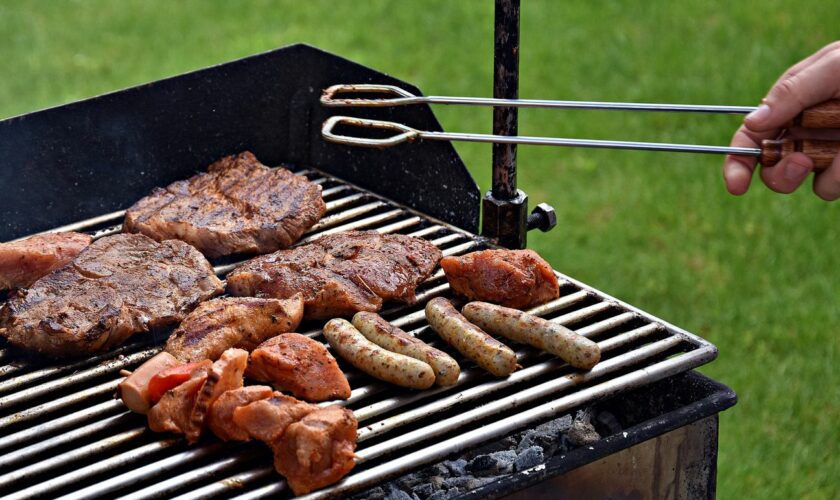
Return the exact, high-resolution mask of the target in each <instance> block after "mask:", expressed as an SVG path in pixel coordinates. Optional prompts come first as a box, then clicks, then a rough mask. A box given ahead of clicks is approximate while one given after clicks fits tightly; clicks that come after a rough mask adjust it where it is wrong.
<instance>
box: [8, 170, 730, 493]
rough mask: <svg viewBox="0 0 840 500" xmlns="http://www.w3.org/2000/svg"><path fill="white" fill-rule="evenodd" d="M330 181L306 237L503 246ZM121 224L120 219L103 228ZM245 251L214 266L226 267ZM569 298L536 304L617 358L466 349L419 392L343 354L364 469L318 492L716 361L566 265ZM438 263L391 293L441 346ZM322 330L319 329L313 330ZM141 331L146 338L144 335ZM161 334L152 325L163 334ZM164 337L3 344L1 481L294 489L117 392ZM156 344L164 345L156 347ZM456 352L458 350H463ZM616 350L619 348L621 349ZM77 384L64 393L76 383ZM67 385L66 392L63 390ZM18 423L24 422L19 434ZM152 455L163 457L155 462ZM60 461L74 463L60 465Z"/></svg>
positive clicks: (23, 487) (705, 348)
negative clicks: (120, 342)
mask: <svg viewBox="0 0 840 500" xmlns="http://www.w3.org/2000/svg"><path fill="white" fill-rule="evenodd" d="M298 173H299V174H302V175H307V176H308V177H310V178H311V179H312V180H313V181H314V182H318V183H321V184H323V185H325V186H328V187H326V188H325V189H324V197H325V200H326V201H327V207H328V213H327V215H326V216H325V217H324V218H323V219H322V220H321V222H319V223H318V224H317V225H316V226H315V227H313V229H312V230H310V232H308V233H307V235H305V236H304V238H303V239H302V241H301V243H305V242H306V241H311V240H312V239H314V238H317V237H318V236H320V235H323V234H328V233H331V232H339V231H343V230H349V229H376V230H378V231H380V232H395V231H400V232H402V233H404V234H412V235H415V236H418V237H423V238H426V239H429V240H430V241H432V242H433V243H435V244H436V245H438V246H440V247H441V248H442V250H443V252H444V255H453V254H461V253H465V252H468V251H471V250H475V249H479V248H486V247H489V246H490V245H489V244H488V243H487V242H486V241H484V240H483V239H482V238H480V237H478V236H476V235H474V234H471V233H469V232H467V231H464V230H462V229H459V228H457V227H454V226H451V225H449V224H447V223H445V222H442V221H440V220H436V219H433V218H431V217H428V216H426V215H424V214H422V213H420V212H417V211H415V210H413V209H411V208H409V207H406V206H403V205H400V204H397V203H395V202H393V201H391V200H388V199H386V198H384V197H382V196H380V195H377V194H375V193H371V192H369V191H366V190H364V189H361V188H359V187H357V186H355V185H353V184H350V183H347V182H344V181H342V180H340V179H337V178H335V177H333V176H330V175H328V174H326V173H324V172H323V171H320V170H318V169H314V168H311V169H304V170H301V171H299V172H298ZM122 213H123V212H122V211H119V212H114V213H111V214H106V215H103V216H100V217H95V218H93V219H88V220H86V221H82V222H79V223H76V224H70V225H67V226H63V227H61V228H57V230H62V231H67V230H84V229H85V228H92V227H96V226H97V225H102V224H107V223H108V222H110V221H114V220H116V219H119V218H121V217H122ZM117 231H119V228H118V227H108V228H105V229H102V230H99V231H97V232H96V233H95V234H96V235H97V236H104V235H106V234H112V233H114V232H117ZM235 265H236V263H234V262H222V263H221V264H220V265H218V266H215V268H216V271H217V273H219V274H220V275H224V274H226V273H227V272H229V271H230V270H231V269H232V268H233V267H234V266H235ZM557 277H558V279H559V280H560V283H561V291H562V293H561V298H559V299H557V300H555V301H552V302H550V303H548V304H545V305H542V306H539V307H537V308H535V309H534V310H533V312H534V313H536V314H539V315H542V316H546V317H551V318H552V320H553V321H556V322H558V323H561V324H565V325H567V326H569V327H570V328H572V329H574V330H576V331H577V332H578V333H580V334H582V335H585V336H588V337H593V338H595V339H596V340H597V341H598V342H599V345H600V346H601V349H602V351H603V352H604V357H603V360H602V362H601V363H599V364H598V365H597V366H596V367H595V368H594V369H593V370H591V371H590V372H577V371H575V370H573V369H572V368H571V367H569V366H568V365H566V364H565V363H562V362H561V361H559V360H557V359H554V358H551V357H549V356H547V355H545V354H540V353H538V352H537V351H536V350H534V349H532V348H530V347H526V346H519V345H516V346H514V347H515V348H516V352H517V355H518V356H519V358H520V363H521V364H522V365H523V368H522V369H521V370H519V371H517V372H515V373H514V374H513V375H511V376H510V377H508V378H504V379H497V378H494V377H492V376H490V375H489V374H486V373H484V372H482V371H481V370H480V369H478V368H476V367H475V366H474V365H472V364H471V363H468V362H465V361H464V360H463V358H462V357H461V356H457V353H455V354H456V359H458V360H459V362H460V363H461V364H462V367H463V368H464V369H463V372H462V374H461V378H460V379H459V381H458V384H456V385H455V386H454V387H449V388H438V387H435V388H432V389H429V390H426V391H407V390H403V389H399V388H394V387H390V386H387V385H386V384H384V383H381V382H378V381H373V380H372V379H370V378H369V377H367V376H366V375H363V374H361V373H360V372H358V371H357V370H355V369H353V368H352V367H349V365H347V364H345V363H343V362H341V361H340V364H341V365H342V368H343V369H344V371H345V373H347V374H348V380H349V381H350V383H351V386H352V388H353V392H352V395H351V397H350V399H349V400H348V401H346V402H341V403H340V404H345V405H347V406H349V407H350V408H352V409H353V410H354V412H355V413H356V415H357V417H358V419H359V422H360V429H359V448H358V450H357V456H358V458H357V468H356V469H354V470H353V471H352V472H351V473H350V474H349V475H348V476H347V477H346V478H344V480H342V481H341V482H339V483H337V484H335V485H332V486H330V487H328V488H326V489H323V490H320V491H317V492H314V493H312V494H310V495H307V496H306V498H323V497H327V496H334V495H339V494H341V493H345V492H349V491H354V490H358V489H361V488H364V487H367V486H370V485H373V484H376V483H378V482H380V481H382V480H383V479H386V478H389V477H393V476H396V475H400V474H402V473H405V472H408V471H411V470H413V469H416V468H418V467H420V466H421V465H425V464H428V463H431V462H435V461H439V460H441V459H444V458H446V457H448V456H449V455H451V454H454V453H458V452H461V451H464V450H466V449H469V448H472V447H475V446H477V445H479V444H481V443H484V442H486V441H489V440H491V439H494V438H498V437H501V436H504V435H507V434H510V433H511V432H514V431H516V430H518V429H521V428H524V427H528V426H533V425H535V424H537V423H539V422H541V421H544V420H546V419H549V418H551V417H553V416H556V415H558V414H561V413H563V412H566V411H568V410H570V409H572V408H575V407H579V406H581V405H584V404H588V403H591V402H593V401H596V400H599V399H602V398H606V397H609V396H612V395H615V394H620V393H622V392H625V391H629V390H632V389H635V388H638V387H641V386H645V385H647V384H650V383H652V382H654V381H657V380H661V379H664V378H666V377H669V376H671V375H674V374H677V373H681V372H684V371H687V370H690V369H692V368H695V367H697V366H699V365H702V364H704V363H707V362H709V361H711V360H713V359H714V358H715V357H716V356H717V349H716V348H715V346H714V345H712V344H711V343H709V342H708V341H706V340H704V339H702V338H700V337H698V336H696V335H694V334H691V333H689V332H687V331H685V330H683V329H680V328H678V327H676V326H674V325H671V324H670V323H667V322H665V321H662V320H661V319H658V318H656V317H654V316H652V315H650V314H648V313H645V312H644V311H641V310H639V309H637V308H635V307H633V306H631V305H629V304H627V303H625V302H622V301H620V300H618V299H616V298H614V297H611V296H609V295H606V294H604V293H602V292H600V291H598V290H596V289H594V288H592V287H589V286H588V285H585V284H584V283H581V282H579V281H577V280H575V279H573V278H571V277H569V276H566V275H564V274H562V273H559V272H557ZM447 291H448V284H446V280H445V278H444V276H443V273H442V272H441V271H440V270H438V271H437V272H436V273H435V274H434V275H433V276H432V277H431V278H429V280H427V281H426V282H425V283H424V284H423V285H421V286H420V287H419V288H418V293H417V295H418V299H419V302H418V304H416V305H414V306H409V305H397V304H391V303H389V304H386V306H385V308H384V309H383V311H382V314H383V316H384V317H386V318H387V319H389V320H391V322H392V323H394V324H395V325H398V326H400V327H403V328H405V329H406V330H407V331H409V332H410V333H412V334H415V335H419V336H420V337H421V338H423V339H424V340H427V341H432V343H433V344H434V345H436V346H438V347H444V348H446V347H445V345H443V343H442V342H441V341H440V340H439V339H437V337H436V336H435V335H434V334H430V332H429V329H428V328H427V327H426V326H425V319H424V315H423V310H422V306H423V304H424V303H425V301H427V300H429V299H430V298H432V297H435V296H438V295H442V294H443V295H445V294H446V293H447ZM305 334H306V335H309V336H310V337H314V338H319V337H320V335H321V332H320V330H319V329H317V328H316V329H312V330H309V331H306V332H305ZM137 337H140V336H137ZM150 337H151V336H150ZM163 340H164V338H163V337H161V338H156V339H155V338H136V339H133V340H131V341H130V342H129V343H128V344H127V345H124V346H121V347H119V348H117V349H115V350H113V351H111V352H110V353H107V354H103V355H99V356H95V357H93V358H90V359H87V360H79V361H73V362H69V363H64V364H61V363H58V364H55V365H52V366H49V365H48V366H43V365H36V366H32V367H28V366H26V365H25V364H23V365H22V364H20V363H14V362H11V363H10V361H13V360H11V359H10V358H11V357H12V355H13V352H12V351H10V350H9V349H2V350H0V363H6V364H5V365H3V366H0V434H3V435H4V436H5V437H4V438H3V439H2V440H0V454H2V455H0V492H3V493H9V495H8V496H7V497H4V498H28V497H33V496H50V497H57V496H58V495H66V497H67V498H71V497H72V498H95V497H102V496H107V497H113V496H116V495H117V494H120V495H124V498H155V497H162V496H165V497H172V496H173V494H178V495H180V496H178V497H177V498H207V497H212V496H225V497H231V496H234V495H236V494H239V496H238V497H237V498H262V497H266V496H277V495H278V494H290V492H289V491H288V489H287V488H286V485H285V482H284V481H283V480H282V477H280V476H279V475H277V474H276V473H275V472H274V470H273V467H272V465H271V463H270V460H271V459H270V455H269V454H268V453H267V451H265V450H262V448H264V446H263V445H261V444H257V443H252V444H245V445H241V444H235V443H227V444H224V443H220V442H219V441H218V440H217V439H216V438H214V437H211V438H206V439H203V440H202V441H201V442H200V443H199V444H197V445H195V446H191V447H188V446H186V444H185V442H184V440H183V439H182V438H180V437H178V436H174V435H166V434H154V433H152V432H151V431H149V430H148V429H147V428H146V426H145V421H144V418H142V417H140V416H136V415H129V414H128V413H129V412H128V411H127V410H126V409H125V408H124V406H123V405H122V403H121V402H120V401H117V400H112V399H110V398H109V396H110V394H111V393H112V392H113V391H114V389H115V388H116V385H117V383H118V382H119V381H120V380H121V379H122V377H120V376H119V370H120V369H130V368H132V367H135V366H138V365H139V364H140V363H142V362H143V361H144V360H145V359H148V358H149V357H151V356H152V355H154V353H156V352H157V351H158V350H159V349H160V344H161V342H162V341H163ZM155 345H157V347H155ZM450 351H451V350H450ZM614 352H615V353H617V354H613V353H614ZM69 386H73V392H71V393H69V394H67V395H62V393H63V391H62V389H63V388H66V387H69ZM59 391H62V392H61V393H59ZM9 431H11V433H9ZM149 461H150V462H149ZM55 470H59V471H60V472H61V473H59V474H58V475H56V474H55V472H54V471H55Z"/></svg>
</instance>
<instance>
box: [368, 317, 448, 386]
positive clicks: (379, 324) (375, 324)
mask: <svg viewBox="0 0 840 500" xmlns="http://www.w3.org/2000/svg"><path fill="white" fill-rule="evenodd" d="M353 326H355V327H356V329H357V330H359V332H361V334H362V335H364V336H365V338H366V339H368V340H370V341H371V342H373V343H374V344H376V345H378V346H380V347H382V348H385V349H388V350H389V351H391V352H396V353H399V354H404V355H406V356H409V357H412V358H414V359H419V360H420V361H423V362H424V363H427V364H428V365H429V366H431V367H432V371H434V372H435V383H436V384H437V385H440V386H449V385H453V384H454V383H455V382H457V381H458V376H459V375H460V374H461V367H460V366H458V362H457V361H455V360H454V359H452V356H450V355H448V354H446V353H445V352H443V351H441V350H439V349H435V348H434V347H432V346H430V345H428V344H427V343H425V342H423V341H422V340H420V339H418V338H415V337H413V336H411V335H409V334H407V333H405V332H404V331H402V330H400V329H399V328H397V327H396V326H394V325H392V324H391V323H388V322H387V321H385V319H383V318H382V316H380V315H378V314H376V313H372V312H366V311H362V312H358V313H356V315H355V316H353Z"/></svg>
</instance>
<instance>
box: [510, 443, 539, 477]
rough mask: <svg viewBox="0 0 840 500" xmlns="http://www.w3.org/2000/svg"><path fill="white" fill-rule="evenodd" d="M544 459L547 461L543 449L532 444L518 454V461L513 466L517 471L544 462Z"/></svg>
mask: <svg viewBox="0 0 840 500" xmlns="http://www.w3.org/2000/svg"><path fill="white" fill-rule="evenodd" d="M543 461H545V456H544V455H543V449H542V448H541V447H539V446H531V447H530V448H528V449H526V450H525V451H523V452H522V453H520V454H519V455H517V456H516V461H514V463H513V467H514V469H515V470H516V471H522V470H525V469H530V468H531V467H534V466H536V465H539V464H541V463H543Z"/></svg>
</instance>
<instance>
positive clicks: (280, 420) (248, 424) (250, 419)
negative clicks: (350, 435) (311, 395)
mask: <svg viewBox="0 0 840 500" xmlns="http://www.w3.org/2000/svg"><path fill="white" fill-rule="evenodd" d="M317 409H318V407H317V406H315V405H312V404H309V403H304V402H303V401H298V400H297V399H295V398H293V397H290V396H284V395H283V394H281V393H279V392H275V393H274V395H273V396H272V397H271V398H269V399H263V400H261V401H255V402H253V403H250V404H247V405H245V406H240V407H239V408H237V409H235V410H233V423H234V424H236V425H237V426H238V427H239V428H240V429H243V430H244V431H245V432H247V433H248V435H249V436H251V437H252V438H254V439H258V440H260V441H263V442H264V443H267V444H269V445H271V443H273V442H275V441H276V440H278V439H280V436H282V435H283V431H285V430H286V427H288V426H289V425H291V424H292V423H294V422H297V421H298V420H300V419H302V418H303V417H305V416H306V415H309V414H310V413H312V412H313V411H315V410H317Z"/></svg>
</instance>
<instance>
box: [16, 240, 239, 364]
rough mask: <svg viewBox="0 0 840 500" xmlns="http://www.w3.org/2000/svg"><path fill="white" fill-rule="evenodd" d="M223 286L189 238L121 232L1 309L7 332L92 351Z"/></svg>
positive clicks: (44, 349) (40, 344) (181, 311)
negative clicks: (160, 238) (186, 240)
mask: <svg viewBox="0 0 840 500" xmlns="http://www.w3.org/2000/svg"><path fill="white" fill-rule="evenodd" d="M221 292H222V283H221V281H220V280H219V279H218V278H217V277H216V275H215V274H213V268H212V267H211V266H210V263H209V262H207V260H206V259H205V258H204V256H202V255H201V254H200V253H199V252H198V251H197V250H196V249H195V248H193V247H191V246H190V245H187V244H186V243H184V242H181V241H174V240H171V241H164V242H163V243H157V242H156V241H154V240H152V239H150V238H148V237H146V236H143V235H140V234H118V235H114V236H108V237H105V238H101V239H99V240H97V241H95V242H93V243H92V244H91V245H90V246H89V247H87V248H86V249H84V250H83V251H82V252H81V253H80V254H79V255H78V256H77V257H76V258H75V259H74V260H73V262H72V263H71V264H69V265H67V266H65V267H63V268H61V269H57V270H55V271H53V272H51V273H50V274H48V275H47V276H44V277H43V278H41V279H40V280H38V281H37V282H35V284H34V285H32V287H31V288H29V289H26V290H20V291H18V293H16V294H15V295H13V296H12V297H11V298H10V299H9V300H8V302H6V304H5V305H4V306H3V308H2V310H0V326H2V327H3V328H0V333H2V334H3V335H4V336H5V337H6V338H7V339H8V340H9V342H11V343H12V344H14V345H16V346H21V347H26V348H29V349H34V350H36V351H39V352H41V353H43V354H46V355H49V356H54V357H59V356H74V355H81V354H88V353H91V352H96V351H103V350H106V349H108V348H110V347H112V346H114V345H117V344H120V343H121V342H123V341H124V340H125V339H127V338H128V337H130V336H131V335H132V334H134V333H137V332H146V331H149V330H151V329H154V328H158V327H164V326H168V325H172V324H173V323H177V322H179V321H181V320H182V319H184V317H185V316H186V315H187V314H188V313H189V312H190V311H191V310H192V309H193V308H194V307H195V306H196V305H197V304H198V303H199V302H201V301H203V300H206V299H208V298H210V297H213V296H214V295H218V294H219V293H221Z"/></svg>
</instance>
